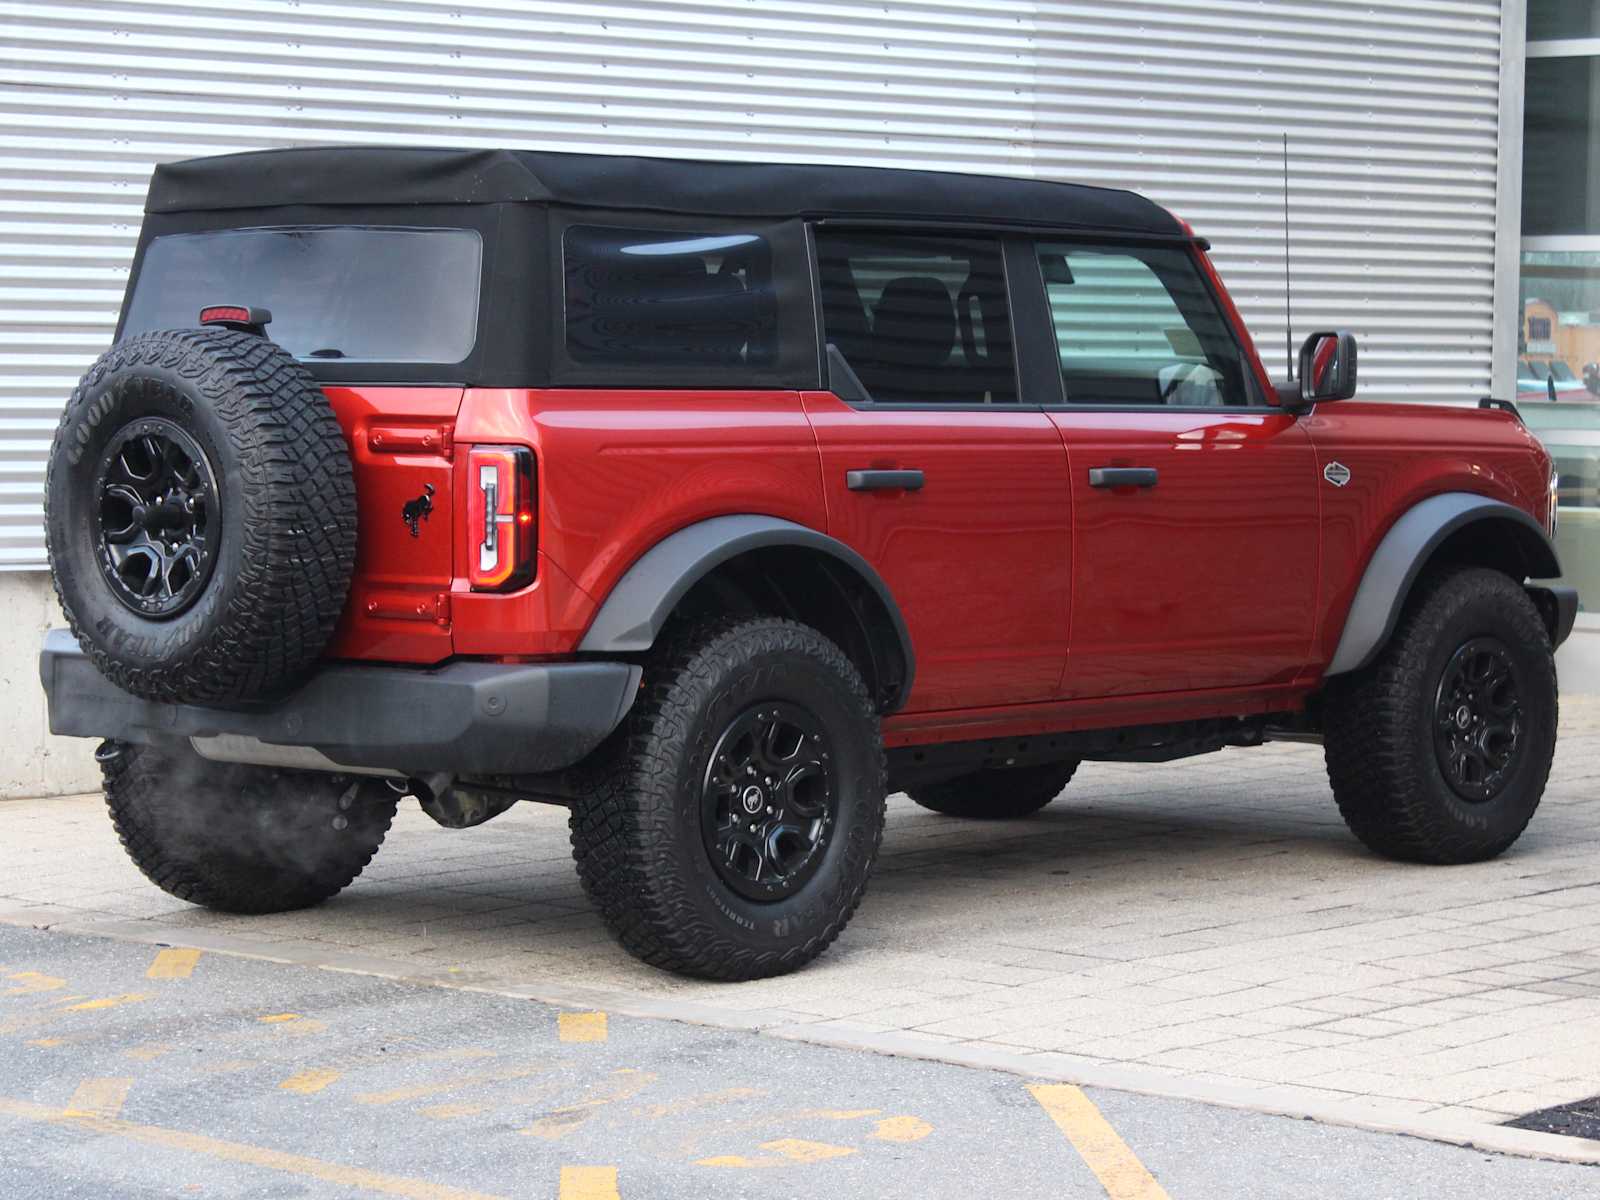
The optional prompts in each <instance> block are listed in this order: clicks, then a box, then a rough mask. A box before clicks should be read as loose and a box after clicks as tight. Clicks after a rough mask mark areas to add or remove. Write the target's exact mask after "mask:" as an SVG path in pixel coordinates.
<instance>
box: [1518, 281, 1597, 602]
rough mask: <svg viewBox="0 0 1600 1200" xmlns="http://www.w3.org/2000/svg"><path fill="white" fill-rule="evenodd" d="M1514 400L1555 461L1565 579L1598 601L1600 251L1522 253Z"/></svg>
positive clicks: (1558, 542)
mask: <svg viewBox="0 0 1600 1200" xmlns="http://www.w3.org/2000/svg"><path fill="white" fill-rule="evenodd" d="M1516 399H1517V408H1518V410H1519V411H1520V412H1521V413H1522V418H1523V420H1524V421H1525V422H1526V423H1527V425H1528V428H1529V429H1531V430H1532V431H1533V432H1534V433H1535V434H1536V435H1537V436H1538V438H1539V440H1540V441H1541V442H1543V443H1544V446H1545V449H1546V450H1548V451H1550V456H1551V457H1552V458H1553V459H1555V466H1556V501H1557V504H1558V506H1559V511H1560V514H1561V520H1560V523H1559V526H1558V528H1557V530H1556V550H1557V551H1558V552H1559V554H1560V555H1561V563H1562V566H1563V567H1564V568H1565V570H1566V575H1565V579H1566V581H1567V582H1568V583H1570V584H1571V585H1572V586H1574V587H1576V588H1577V589H1578V590H1579V593H1580V594H1582V595H1600V253H1597V252H1594V251H1583V250H1542V251H1528V250H1525V251H1523V254H1522V326H1521V328H1520V329H1519V330H1518V339H1517V397H1516Z"/></svg>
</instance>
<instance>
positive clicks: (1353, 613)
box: [1325, 492, 1561, 675]
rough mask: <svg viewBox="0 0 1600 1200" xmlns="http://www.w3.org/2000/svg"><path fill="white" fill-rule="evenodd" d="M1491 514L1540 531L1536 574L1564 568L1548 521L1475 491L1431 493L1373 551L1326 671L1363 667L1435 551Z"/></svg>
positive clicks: (1383, 639)
mask: <svg viewBox="0 0 1600 1200" xmlns="http://www.w3.org/2000/svg"><path fill="white" fill-rule="evenodd" d="M1486 520H1494V521H1502V520H1503V521H1511V522H1512V523H1514V524H1516V525H1518V526H1521V527H1523V528H1525V529H1527V530H1528V531H1530V532H1532V533H1533V534H1535V535H1536V536H1537V538H1538V541H1537V545H1538V546H1539V547H1540V551H1541V552H1540V553H1539V554H1538V555H1536V556H1535V560H1534V561H1533V562H1532V563H1531V567H1532V569H1531V570H1530V571H1529V574H1530V575H1531V576H1532V577H1533V578H1536V579H1546V578H1554V577H1555V576H1557V575H1560V574H1561V563H1560V560H1559V559H1558V558H1557V557H1556V551H1555V547H1554V546H1552V545H1551V544H1550V537H1549V535H1548V534H1547V533H1546V532H1545V530H1544V526H1542V525H1540V524H1539V523H1538V522H1537V521H1535V520H1534V519H1533V518H1532V517H1530V516H1529V515H1528V514H1527V513H1525V512H1523V511H1522V510H1521V509H1520V508H1515V507H1513V506H1512V505H1509V504H1506V503H1503V502H1502V501H1499V500H1491V499H1489V498H1488V497H1487V496H1475V495H1473V494H1472V493H1471V492H1445V493H1443V494H1442V495H1438V496H1430V497H1428V499H1426V500H1422V501H1419V502H1418V503H1417V504H1415V505H1413V506H1412V507H1411V508H1409V509H1407V510H1406V512H1405V514H1404V515H1403V516H1402V517H1401V518H1400V519H1399V520H1398V521H1396V522H1395V523H1394V525H1393V526H1392V527H1391V528H1390V530H1389V532H1388V533H1386V534H1384V536H1383V540H1382V541H1381V542H1379V543H1378V548H1377V550H1375V551H1373V554H1372V558H1371V560H1370V561H1369V562H1368V563H1367V569H1366V572H1365V573H1364V574H1363V575H1362V576H1361V584H1360V586H1359V587H1357V588H1356V596H1355V600H1354V601H1353V602H1352V603H1351V605H1350V614H1349V615H1348V616H1347V617H1346V618H1345V622H1344V633H1343V634H1342V635H1341V636H1340V638H1339V648H1338V649H1337V650H1335V651H1334V653H1333V661H1332V662H1330V663H1329V664H1328V669H1327V671H1326V672H1325V674H1327V675H1342V674H1345V673H1346V672H1348V671H1358V670H1360V669H1361V668H1362V667H1364V666H1366V665H1367V664H1368V663H1369V662H1371V661H1372V659H1373V657H1374V656H1375V655H1376V654H1377V653H1378V651H1379V650H1380V649H1382V647H1383V645H1384V643H1385V642H1387V641H1388V640H1389V635H1390V634H1392V633H1393V632H1394V627H1395V625H1396V624H1397V623H1398V622H1399V620H1400V611H1401V609H1402V608H1403V607H1404V606H1405V601H1406V597H1407V596H1408V595H1409V594H1410V592H1411V585H1412V584H1413V583H1415V582H1416V579H1417V575H1418V574H1419V573H1420V572H1421V570H1422V568H1423V566H1424V565H1425V564H1426V563H1427V561H1428V559H1429V557H1430V556H1431V555H1432V554H1433V552H1434V551H1435V550H1437V549H1438V548H1439V546H1440V545H1441V544H1442V543H1443V542H1444V540H1445V539H1446V538H1447V537H1449V536H1450V535H1451V534H1453V533H1455V532H1456V531H1457V530H1459V529H1462V528H1464V527H1465V526H1467V525H1471V524H1473V523H1475V522H1478V521H1486Z"/></svg>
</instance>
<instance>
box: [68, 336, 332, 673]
mask: <svg viewBox="0 0 1600 1200" xmlns="http://www.w3.org/2000/svg"><path fill="white" fill-rule="evenodd" d="M141 365H152V366H154V365H160V366H163V367H166V368H168V369H171V370H174V371H176V372H177V373H178V374H179V375H180V376H181V377H182V378H184V379H185V380H186V381H187V382H188V383H189V385H190V386H191V387H192V388H193V389H194V393H195V395H196V397H197V399H198V400H199V401H200V402H202V403H205V404H207V405H209V406H210V407H211V408H212V409H213V410H214V411H215V412H216V413H217V415H218V417H219V418H220V420H221V422H222V424H223V426H224V427H225V429H226V430H227V436H228V438H229V439H230V440H231V441H233V442H234V444H235V445H236V446H237V447H239V458H240V461H241V463H242V464H243V470H242V472H241V476H240V477H238V478H235V479H232V480H230V481H229V482H228V486H227V490H228V495H227V496H226V497H224V503H235V504H240V505H242V506H243V507H244V509H245V511H246V512H247V513H248V514H250V519H248V520H246V521H245V522H244V523H243V530H244V539H245V542H244V547H243V555H242V563H241V570H240V574H239V577H238V581H237V585H236V586H234V587H233V589H232V596H231V599H230V602H229V606H228V611H227V614H226V616H225V618H224V620H223V622H222V623H221V625H220V626H219V628H218V632H217V636H214V637H212V638H209V639H206V640H203V641H201V642H200V643H198V644H197V645H196V646H195V647H193V649H192V650H191V651H190V652H189V653H186V654H181V655H175V656H172V657H170V658H169V659H168V660H166V661H163V662H162V663H160V664H159V665H158V666H153V667H138V666H131V665H129V664H127V663H125V662H123V661H121V660H120V659H119V658H118V657H117V655H116V652H115V650H114V649H112V648H108V647H106V646H104V645H102V644H101V642H100V640H99V639H98V638H97V637H96V635H95V631H94V629H93V623H92V618H93V614H92V613H89V612H83V611H80V607H79V597H77V596H74V595H70V594H68V592H67V591H65V590H63V588H62V587H61V584H60V576H59V574H58V573H57V572H56V570H55V569H54V567H55V561H56V558H57V548H56V547H55V546H54V545H53V544H52V545H51V546H50V548H49V550H50V560H51V566H52V571H51V577H52V579H53V580H54V581H55V592H56V599H57V600H58V601H59V602H60V604H61V609H62V612H63V613H64V614H65V615H66V619H67V624H68V625H69V626H70V627H71V629H72V632H73V633H74V634H75V635H76V636H77V638H78V641H79V643H80V644H81V645H82V646H83V648H84V650H85V652H86V653H87V654H88V655H89V658H90V659H91V661H93V663H94V665H95V666H96V667H97V668H98V669H99V670H100V671H101V673H102V674H104V675H105V676H106V678H108V679H109V680H111V682H113V683H115V684H116V685H117V686H118V687H120V688H122V689H123V690H124V691H127V692H131V693H133V694H134V695H136V696H142V697H144V698H145V699H149V700H158V701H168V702H187V703H196V704H208V703H209V704H215V703H226V702H230V701H237V700H244V699H250V698H255V697H262V696H271V695H274V694H277V693H281V692H283V691H285V690H287V689H288V688H289V687H291V686H293V685H294V684H295V683H296V682H298V681H299V680H300V679H301V677H302V676H303V675H304V673H305V672H306V670H307V669H309V668H310V666H311V665H312V664H313V663H315V662H316V660H317V658H318V656H319V655H320V654H321V653H322V651H323V649H324V648H325V647H326V646H327V643H328V640H329V638H330V637H331V636H332V634H333V630H334V626H335V625H336V624H337V622H338V620H339V616H340V613H341V612H342V611H343V609H344V605H345V600H346V598H347V597H348V595H349V591H350V581H351V576H352V573H353V571H354V569H355V556H356V489H355V476H354V473H353V471H352V468H351V463H350V452H349V447H348V446H347V444H346V442H345V439H344V433H343V431H342V430H341V428H340V426H339V421H338V418H337V417H336V416H335V415H334V412H333V408H332V406H331V405H330V404H329V403H328V399H327V397H326V396H325V395H324V394H323V392H322V389H321V388H320V387H319V386H318V385H317V382H316V380H315V379H314V378H313V377H312V376H311V374H310V372H308V371H307V370H306V368H305V367H304V366H303V365H302V364H301V363H299V362H298V361H296V360H295V359H294V358H293V357H292V356H291V355H290V354H289V353H288V351H286V350H284V349H283V348H282V347H281V346H279V345H277V344H276V343H274V342H271V341H269V340H267V339H266V338H262V337H256V336H255V335H253V334H249V333H243V332H240V331H236V330H230V329H223V328H216V327H204V328H198V329H173V330H162V331H159V332H154V333H146V334H140V335H138V336H135V337H132V338H129V339H128V340H127V341H125V342H122V343H120V344H118V345H117V346H114V347H113V348H112V349H111V350H109V351H107V352H106V353H105V354H104V355H102V356H101V358H100V359H99V360H98V361H97V362H96V363H95V364H94V365H93V366H91V367H90V368H89V371H88V372H87V373H86V374H85V375H84V377H83V379H82V380H81V381H80V382H79V384H78V386H77V388H76V389H75V390H74V391H73V393H72V397H71V399H70V400H68V402H67V407H66V410H65V411H64V412H63V413H62V417H61V423H60V425H59V426H58V428H57V433H56V445H55V446H54V447H53V448H52V452H51V455H50V459H49V464H48V466H47V468H46V472H45V505H46V509H47V510H48V507H49V497H50V493H51V490H52V489H53V488H55V487H57V486H59V483H58V480H57V476H58V472H59V470H60V469H61V463H60V459H61V458H62V457H63V445H62V443H63V441H64V440H65V438H66V436H67V431H68V430H69V429H70V428H72V427H73V425H74V419H75V417H76V416H77V415H78V412H79V410H80V409H82V407H83V406H84V405H86V404H88V403H90V402H91V399H92V398H93V397H94V396H95V395H96V392H97V389H98V387H99V386H100V384H101V382H102V381H103V380H104V379H105V377H106V375H107V374H109V373H111V372H114V371H119V370H124V369H129V368H134V369H136V368H138V367H139V366H141ZM52 542H53V539H52ZM216 582H217V581H216V580H215V579H213V580H211V581H209V582H208V584H207V586H208V587H214V586H216Z"/></svg>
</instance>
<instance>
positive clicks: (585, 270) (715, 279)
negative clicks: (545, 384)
mask: <svg viewBox="0 0 1600 1200" xmlns="http://www.w3.org/2000/svg"><path fill="white" fill-rule="evenodd" d="M562 271H563V275H564V278H565V285H566V288H565V303H566V320H565V330H566V350H567V355H568V357H569V358H571V359H572V361H573V362H575V363H584V364H597V365H605V366H607V367H630V366H631V367H661V368H679V369H684V368H687V369H690V370H694V371H696V373H697V374H701V375H704V374H705V373H707V372H711V373H712V374H715V373H716V372H717V369H718V368H722V369H725V370H726V373H727V376H728V380H729V382H738V376H739V370H738V369H739V368H767V367H772V366H774V365H775V364H776V363H777V361H778V306H777V294H776V288H775V285H774V281H773V255H772V247H771V246H770V244H769V243H768V242H767V239H766V238H764V237H761V236H759V235H757V234H755V233H749V232H740V231H732V230H728V231H716V230H706V231H704V232H701V231H685V232H673V231H664V230H660V229H655V230H650V229H625V228H616V227H612V226H600V225H574V226H571V227H569V228H568V229H567V230H566V232H565V234H564V235H563V237H562Z"/></svg>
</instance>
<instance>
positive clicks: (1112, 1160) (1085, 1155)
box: [1028, 1083, 1169, 1200]
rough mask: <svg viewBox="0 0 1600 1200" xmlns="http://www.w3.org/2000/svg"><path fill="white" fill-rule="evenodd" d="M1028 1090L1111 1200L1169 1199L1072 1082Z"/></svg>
mask: <svg viewBox="0 0 1600 1200" xmlns="http://www.w3.org/2000/svg"><path fill="white" fill-rule="evenodd" d="M1028 1090H1029V1091H1030V1092H1032V1093H1033V1098H1034V1099H1035V1100H1037V1101H1038V1102H1039V1104H1040V1105H1041V1106H1042V1107H1043V1108H1044V1110H1045V1112H1047V1113H1049V1114H1050V1119H1051V1120H1052V1121H1054V1122H1055V1123H1056V1126H1057V1127H1058V1128H1059V1129H1060V1130H1061V1132H1062V1133H1064V1134H1066V1135H1067V1140H1068V1141H1069V1142H1071V1143H1072V1148H1073V1149H1074V1150H1076V1151H1077V1152H1078V1154H1079V1155H1080V1156H1081V1157H1082V1159H1083V1161H1084V1162H1085V1163H1086V1164H1087V1165H1088V1167H1089V1169H1090V1170H1091V1171H1093V1172H1094V1174H1095V1178H1096V1179H1098V1180H1099V1181H1100V1186H1101V1187H1103V1188H1105V1190H1106V1195H1107V1196H1109V1197H1110V1200H1169V1197H1168V1196H1167V1193H1166V1191H1165V1190H1163V1188H1162V1187H1161V1185H1160V1184H1159V1183H1157V1182H1156V1181H1155V1176H1153V1175H1151V1174H1150V1172H1149V1171H1147V1170H1145V1166H1144V1164H1143V1163H1142V1162H1140V1161H1139V1159H1138V1157H1137V1156H1136V1155H1135V1154H1134V1152H1133V1151H1132V1150H1130V1149H1128V1143H1126V1142H1124V1141H1123V1140H1122V1139H1121V1138H1120V1137H1118V1136H1117V1131H1116V1130H1115V1129H1113V1128H1111V1123H1110V1122H1109V1121H1107V1120H1106V1119H1105V1117H1104V1116H1103V1115H1101V1112H1100V1110H1099V1109H1098V1108H1096V1107H1095V1105H1094V1101H1093V1100H1090V1099H1089V1097H1087V1096H1085V1095H1084V1094H1083V1090H1082V1089H1081V1088H1076V1087H1073V1086H1072V1085H1071V1084H1070V1083H1058V1084H1042V1083H1041V1084H1033V1085H1031V1086H1030V1087H1029V1088H1028Z"/></svg>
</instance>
